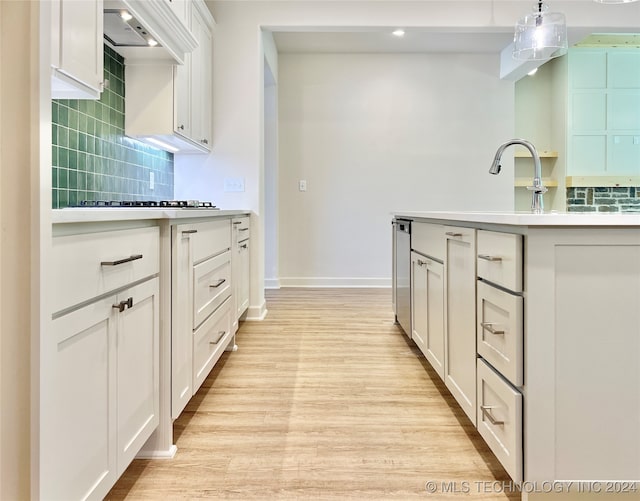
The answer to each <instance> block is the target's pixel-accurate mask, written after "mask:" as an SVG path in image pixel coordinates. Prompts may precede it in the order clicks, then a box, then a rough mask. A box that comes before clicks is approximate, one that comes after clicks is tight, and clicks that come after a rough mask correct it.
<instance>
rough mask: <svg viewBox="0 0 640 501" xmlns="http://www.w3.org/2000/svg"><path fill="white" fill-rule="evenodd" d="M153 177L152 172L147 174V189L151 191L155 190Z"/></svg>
mask: <svg viewBox="0 0 640 501" xmlns="http://www.w3.org/2000/svg"><path fill="white" fill-rule="evenodd" d="M155 181H156V178H155V175H154V174H153V171H151V172H149V189H150V190H153V189H155Z"/></svg>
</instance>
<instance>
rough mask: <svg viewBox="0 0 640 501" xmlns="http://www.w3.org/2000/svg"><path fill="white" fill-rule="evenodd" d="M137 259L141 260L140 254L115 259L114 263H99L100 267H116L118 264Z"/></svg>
mask: <svg viewBox="0 0 640 501" xmlns="http://www.w3.org/2000/svg"><path fill="white" fill-rule="evenodd" d="M137 259H142V254H134V255H133V256H130V257H125V258H124V259H117V260H116V261H101V262H100V266H118V265H119V264H124V263H130V262H131V261H136V260H137Z"/></svg>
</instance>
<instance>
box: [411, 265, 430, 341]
mask: <svg viewBox="0 0 640 501" xmlns="http://www.w3.org/2000/svg"><path fill="white" fill-rule="evenodd" d="M427 304H428V299H427V263H426V258H425V257H423V256H421V255H420V254H417V253H415V252H412V253H411V339H413V342H414V343H416V345H417V346H418V348H420V351H422V353H424V352H425V351H426V345H427V331H428V329H429V324H428V322H429V320H428V318H427Z"/></svg>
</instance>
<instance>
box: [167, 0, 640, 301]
mask: <svg viewBox="0 0 640 501" xmlns="http://www.w3.org/2000/svg"><path fill="white" fill-rule="evenodd" d="M207 3H208V5H209V7H210V9H211V11H212V12H213V14H214V17H215V19H216V22H217V26H216V30H215V33H214V50H213V58H214V61H213V66H214V67H213V80H214V81H213V93H214V95H213V103H214V104H213V106H214V111H213V117H212V120H213V135H214V140H213V153H212V154H211V155H209V156H208V157H207V158H203V157H202V156H198V155H196V156H193V157H184V158H178V160H177V161H176V164H175V195H176V197H178V198H197V199H202V200H206V199H213V200H214V201H215V202H216V203H218V204H219V205H220V206H221V207H224V208H249V209H251V210H254V211H256V217H255V218H254V228H255V230H256V232H257V233H255V234H253V233H252V257H251V264H252V270H253V272H254V273H253V277H252V284H251V285H252V287H251V305H252V306H251V307H252V308H261V305H263V303H264V294H263V284H264V274H263V270H264V262H260V261H259V259H261V258H260V257H259V256H262V259H263V258H264V253H265V249H264V238H265V237H264V234H263V228H264V221H263V217H264V214H263V212H262V206H264V195H263V193H264V185H263V183H264V176H263V172H264V159H263V150H264V143H263V142H264V132H263V123H262V117H263V113H264V103H263V99H264V74H263V72H264V70H263V66H264V48H263V40H262V36H261V28H262V27H267V28H278V29H292V28H295V29H309V30H313V29H316V28H318V27H342V28H351V27H355V28H357V27H363V26H405V27H412V26H419V27H427V28H433V29H444V30H447V29H452V28H457V29H460V28H471V29H481V30H487V31H495V30H503V31H510V30H512V29H513V25H514V23H515V20H516V19H517V18H518V17H520V16H522V15H523V13H524V12H527V11H528V10H529V8H530V6H529V5H528V4H527V2H523V1H522V0H504V1H500V2H496V1H493V0H466V1H464V0H441V1H438V0H433V1H424V2H416V1H389V0H386V1H385V0H381V1H368V2H364V1H350V2H328V1H269V2H264V1H210V0H209V1H208V2H207ZM553 8H554V9H556V10H559V11H562V12H565V13H566V15H567V18H568V19H570V20H571V23H572V25H573V26H611V27H624V26H628V27H629V28H630V29H632V28H637V13H638V12H639V11H640V4H637V3H636V4H629V5H623V6H620V5H618V6H603V5H598V4H596V3H594V2H593V1H591V0H584V1H560V0H558V1H555V2H554V3H553ZM634 16H635V17H634ZM227 176H229V177H244V178H245V184H246V191H245V192H244V193H224V192H223V189H222V187H223V179H224V177H227ZM250 311H252V310H250Z"/></svg>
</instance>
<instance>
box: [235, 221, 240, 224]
mask: <svg viewBox="0 0 640 501" xmlns="http://www.w3.org/2000/svg"><path fill="white" fill-rule="evenodd" d="M233 224H242V221H234V222H233Z"/></svg>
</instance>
